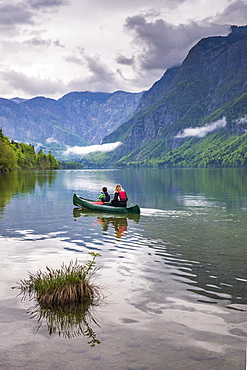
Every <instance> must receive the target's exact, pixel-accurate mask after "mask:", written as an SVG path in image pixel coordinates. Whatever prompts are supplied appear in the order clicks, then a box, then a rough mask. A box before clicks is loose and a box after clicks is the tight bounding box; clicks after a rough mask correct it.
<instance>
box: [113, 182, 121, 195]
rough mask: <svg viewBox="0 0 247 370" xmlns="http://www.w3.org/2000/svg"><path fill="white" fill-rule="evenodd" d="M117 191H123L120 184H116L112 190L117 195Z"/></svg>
mask: <svg viewBox="0 0 247 370" xmlns="http://www.w3.org/2000/svg"><path fill="white" fill-rule="evenodd" d="M118 191H123V188H122V186H121V185H120V184H117V185H116V186H115V189H114V193H117V192H118Z"/></svg>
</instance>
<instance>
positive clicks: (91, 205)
mask: <svg viewBox="0 0 247 370" xmlns="http://www.w3.org/2000/svg"><path fill="white" fill-rule="evenodd" d="M98 203H100V202H97V201H95V200H90V199H85V198H82V197H79V196H78V195H77V194H74V196H73V204H74V205H75V206H77V207H82V208H86V209H91V210H93V211H99V212H112V213H133V214H140V207H139V206H138V205H137V204H136V205H135V206H132V207H126V208H125V207H113V206H109V203H104V204H98Z"/></svg>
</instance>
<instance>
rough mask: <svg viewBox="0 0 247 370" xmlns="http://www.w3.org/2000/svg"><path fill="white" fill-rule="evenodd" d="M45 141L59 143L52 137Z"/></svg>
mask: <svg viewBox="0 0 247 370" xmlns="http://www.w3.org/2000/svg"><path fill="white" fill-rule="evenodd" d="M45 142H46V144H51V143H59V141H58V140H56V139H54V138H53V137H49V138H48V139H46V141H45Z"/></svg>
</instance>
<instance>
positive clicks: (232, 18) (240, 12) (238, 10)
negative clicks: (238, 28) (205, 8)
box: [214, 0, 247, 25]
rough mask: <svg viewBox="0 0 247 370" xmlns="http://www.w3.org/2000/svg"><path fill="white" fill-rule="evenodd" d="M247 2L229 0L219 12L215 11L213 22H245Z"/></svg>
mask: <svg viewBox="0 0 247 370" xmlns="http://www.w3.org/2000/svg"><path fill="white" fill-rule="evenodd" d="M246 14H247V3H246V1H244V0H237V1H233V2H231V4H230V5H229V6H228V7H226V9H224V10H223V11H222V12H221V13H217V14H216V16H215V18H214V22H219V23H221V24H231V25H233V24H236V25H241V24H242V25H244V24H246Z"/></svg>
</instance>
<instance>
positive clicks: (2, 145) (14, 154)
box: [0, 129, 59, 172]
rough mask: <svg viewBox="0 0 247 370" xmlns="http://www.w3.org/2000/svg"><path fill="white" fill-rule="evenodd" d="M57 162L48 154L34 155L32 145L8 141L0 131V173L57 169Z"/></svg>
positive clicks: (40, 152) (39, 152) (41, 152)
mask: <svg viewBox="0 0 247 370" xmlns="http://www.w3.org/2000/svg"><path fill="white" fill-rule="evenodd" d="M58 168H59V165H58V161H57V160H56V158H55V157H54V156H53V155H52V154H51V153H50V152H49V153H48V154H47V155H46V154H45V153H44V152H43V151H42V149H40V150H39V151H38V153H35V150H34V147H33V146H32V145H28V144H24V143H16V142H14V141H10V140H9V138H8V137H7V136H4V135H3V132H2V130H1V129H0V172H4V171H12V170H17V169H19V170H24V169H37V170H47V169H50V170H52V169H58Z"/></svg>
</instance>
